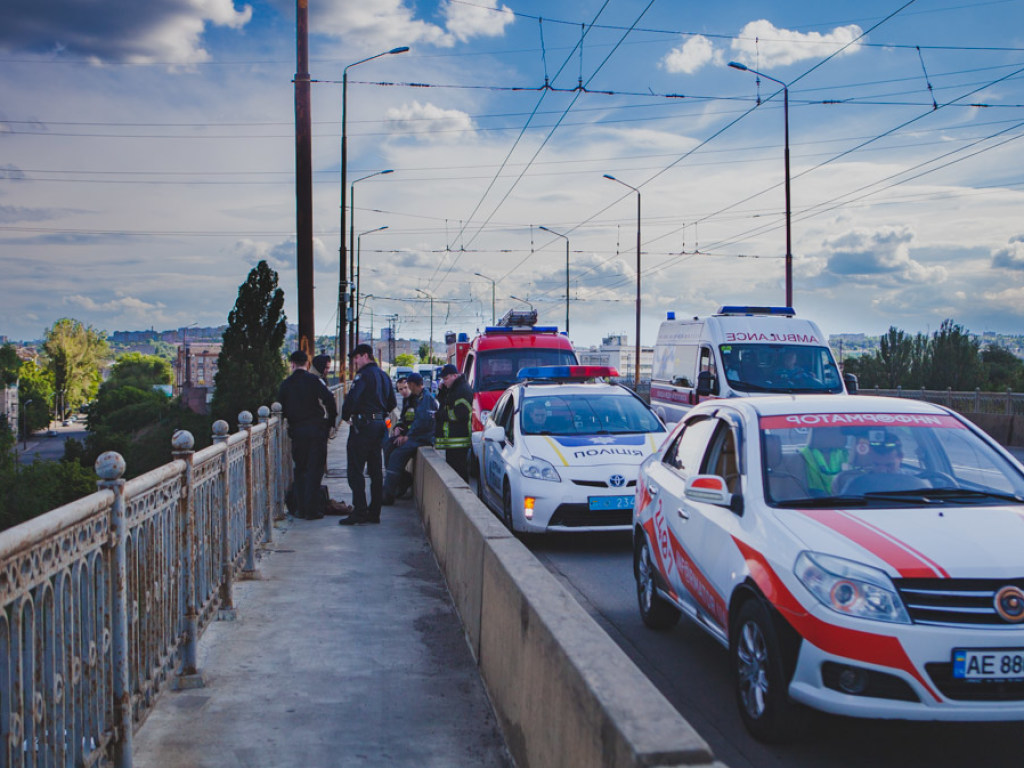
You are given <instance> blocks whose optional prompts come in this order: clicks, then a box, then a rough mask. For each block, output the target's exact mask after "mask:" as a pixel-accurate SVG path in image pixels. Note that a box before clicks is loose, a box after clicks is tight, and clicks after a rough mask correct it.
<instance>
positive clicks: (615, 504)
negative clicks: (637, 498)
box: [587, 496, 633, 510]
mask: <svg viewBox="0 0 1024 768" xmlns="http://www.w3.org/2000/svg"><path fill="white" fill-rule="evenodd" d="M587 501H588V502H589V505H590V508H591V509H592V510H600V509H632V508H633V497H632V496H591V497H589V498H588V499H587Z"/></svg>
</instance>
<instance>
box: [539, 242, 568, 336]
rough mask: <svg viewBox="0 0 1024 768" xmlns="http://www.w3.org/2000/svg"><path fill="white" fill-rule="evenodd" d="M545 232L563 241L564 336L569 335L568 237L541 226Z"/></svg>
mask: <svg viewBox="0 0 1024 768" xmlns="http://www.w3.org/2000/svg"><path fill="white" fill-rule="evenodd" d="M541 229H543V230H544V231H545V232H547V233H549V234H552V235H554V236H555V237H560V238H562V239H563V240H565V335H566V336H568V335H569V236H568V235H563V234H560V233H558V232H555V230H553V229H548V228H547V227H545V226H542V227H541Z"/></svg>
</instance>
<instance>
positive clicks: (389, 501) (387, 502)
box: [380, 493, 395, 507]
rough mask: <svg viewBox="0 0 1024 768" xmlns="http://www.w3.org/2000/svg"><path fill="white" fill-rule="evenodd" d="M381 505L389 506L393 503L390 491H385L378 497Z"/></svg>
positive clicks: (393, 499)
mask: <svg viewBox="0 0 1024 768" xmlns="http://www.w3.org/2000/svg"><path fill="white" fill-rule="evenodd" d="M380 503H381V506H384V507H390V506H391V505H392V504H394V503H395V497H394V496H392V495H391V494H390V493H385V494H384V495H383V496H382V497H381V499H380Z"/></svg>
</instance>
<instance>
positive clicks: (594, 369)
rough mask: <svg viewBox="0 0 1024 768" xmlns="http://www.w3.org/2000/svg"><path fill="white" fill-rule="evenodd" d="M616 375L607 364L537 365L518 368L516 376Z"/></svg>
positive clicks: (545, 378)
mask: <svg viewBox="0 0 1024 768" xmlns="http://www.w3.org/2000/svg"><path fill="white" fill-rule="evenodd" d="M618 375H619V372H618V371H617V370H616V369H615V368H612V367H611V366H608V365H538V366H533V367H530V368H520V369H519V372H518V373H517V374H516V378H517V379H531V380H533V381H586V380H587V379H601V378H617V377H618Z"/></svg>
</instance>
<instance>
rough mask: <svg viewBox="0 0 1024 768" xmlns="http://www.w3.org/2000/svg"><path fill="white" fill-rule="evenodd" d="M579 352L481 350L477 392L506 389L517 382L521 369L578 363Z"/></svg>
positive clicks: (517, 349)
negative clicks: (577, 355)
mask: <svg viewBox="0 0 1024 768" xmlns="http://www.w3.org/2000/svg"><path fill="white" fill-rule="evenodd" d="M577 364H578V361H577V360H576V353H575V352H573V351H572V350H569V349H538V348H536V347H516V348H513V349H494V350H489V351H486V352H481V353H480V356H479V359H478V361H477V364H476V380H475V382H474V384H473V389H474V390H475V391H476V392H492V391H494V390H499V391H500V390H503V389H507V388H508V387H510V386H512V385H513V384H515V383H516V381H517V379H516V374H517V373H518V372H519V369H520V368H532V367H534V366H541V365H577Z"/></svg>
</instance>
